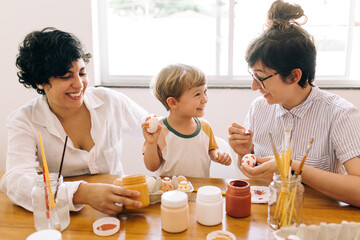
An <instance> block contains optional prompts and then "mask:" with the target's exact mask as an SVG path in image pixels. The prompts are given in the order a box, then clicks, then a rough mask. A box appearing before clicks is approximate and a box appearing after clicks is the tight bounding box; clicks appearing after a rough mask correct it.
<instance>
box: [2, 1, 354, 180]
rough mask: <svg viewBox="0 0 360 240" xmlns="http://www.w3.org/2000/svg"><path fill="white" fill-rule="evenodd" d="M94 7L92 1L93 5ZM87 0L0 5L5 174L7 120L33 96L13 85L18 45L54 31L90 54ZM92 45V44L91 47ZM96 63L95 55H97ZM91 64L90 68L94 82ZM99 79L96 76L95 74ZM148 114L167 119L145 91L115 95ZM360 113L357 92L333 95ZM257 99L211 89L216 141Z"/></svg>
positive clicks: (133, 163) (129, 161)
mask: <svg viewBox="0 0 360 240" xmlns="http://www.w3.org/2000/svg"><path fill="white" fill-rule="evenodd" d="M92 1H94V0H92ZM92 24H93V22H92V16H91V1H90V0H75V1H74V0H62V1H58V0H31V1H28V0H3V1H0V29H1V31H0V39H1V44H0V53H1V55H0V72H1V79H2V87H1V88H0V102H1V115H0V169H5V158H6V148H7V130H6V116H7V115H8V114H9V113H10V112H11V111H13V110H15V109H17V108H18V107H20V106H21V105H23V104H25V103H26V102H27V101H28V100H29V99H31V98H34V97H36V96H37V94H36V93H35V91H34V90H31V89H25V88H24V87H23V86H22V85H21V84H20V83H19V82H18V80H17V77H16V72H17V69H16V67H15V64H14V63H15V58H16V54H17V48H18V45H19V43H20V42H21V41H22V40H23V38H24V37H25V35H26V34H27V33H29V32H30V31H33V30H40V29H42V28H44V27H47V26H54V27H56V28H59V29H61V30H64V31H69V32H72V33H74V34H75V35H77V36H78V37H79V38H80V39H81V40H82V42H83V43H84V45H86V47H87V49H88V51H90V52H93V50H94V49H96V46H93V42H94V41H93V38H92V35H93V30H92ZM95 42H96V41H95ZM95 57H96V55H95ZM93 62H94V61H92V63H90V64H89V65H88V72H89V76H90V78H91V79H92V81H91V82H92V83H93V82H94V76H95V74H94V72H95V71H94V64H93ZM96 75H97V74H96ZM119 91H121V92H123V93H125V94H127V95H128V96H129V97H131V98H132V99H134V100H135V101H136V102H138V103H139V104H140V105H142V106H143V107H144V108H145V109H147V110H148V111H149V112H153V113H155V114H157V115H165V114H166V112H165V110H164V108H163V107H162V106H161V105H160V103H159V102H158V101H156V100H155V98H154V97H153V96H152V95H151V94H150V92H149V90H148V89H119ZM331 92H335V93H337V94H339V95H341V96H342V97H344V98H345V99H347V100H349V101H350V102H352V103H354V104H355V105H356V106H357V107H360V97H359V96H360V95H359V94H360V91H359V90H332V91H331ZM256 96H258V94H257V93H255V92H252V91H251V90H246V89H245V90H231V89H210V90H209V103H208V106H207V109H206V114H205V118H206V119H207V120H208V121H210V123H211V124H212V126H213V128H214V132H215V134H216V135H217V136H218V137H221V138H224V139H227V129H228V127H229V126H230V124H231V123H232V122H234V121H236V122H242V121H243V119H244V118H245V115H246V112H247V109H248V107H249V105H250V103H251V101H252V100H253V99H254V98H255V97H256ZM141 146H142V140H138V139H133V138H128V139H126V141H125V148H124V149H125V152H124V162H125V170H126V171H127V172H128V173H137V172H138V171H139V169H140V170H143V169H145V168H144V167H143V163H142V157H141Z"/></svg>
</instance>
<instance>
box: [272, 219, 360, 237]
mask: <svg viewBox="0 0 360 240" xmlns="http://www.w3.org/2000/svg"><path fill="white" fill-rule="evenodd" d="M273 235H274V237H275V239H276V240H285V239H286V238H287V237H288V236H289V235H295V236H296V237H298V239H301V240H320V239H321V240H360V222H347V221H342V222H341V224H336V223H328V224H327V223H320V225H309V226H306V225H305V224H300V225H299V226H298V227H296V226H289V227H283V228H280V229H279V230H277V231H275V232H274V233H273Z"/></svg>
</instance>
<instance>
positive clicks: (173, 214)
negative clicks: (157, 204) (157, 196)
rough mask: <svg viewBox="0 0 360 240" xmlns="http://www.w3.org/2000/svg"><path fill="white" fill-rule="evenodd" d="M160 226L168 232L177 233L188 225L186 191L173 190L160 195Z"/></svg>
mask: <svg viewBox="0 0 360 240" xmlns="http://www.w3.org/2000/svg"><path fill="white" fill-rule="evenodd" d="M161 227H162V229H163V230H164V231H166V232H170V233H179V232H183V231H185V230H186V229H187V228H188V227H189V205H188V196H187V194H186V193H184V192H181V191H178V190H174V191H168V192H165V193H163V194H162V196H161Z"/></svg>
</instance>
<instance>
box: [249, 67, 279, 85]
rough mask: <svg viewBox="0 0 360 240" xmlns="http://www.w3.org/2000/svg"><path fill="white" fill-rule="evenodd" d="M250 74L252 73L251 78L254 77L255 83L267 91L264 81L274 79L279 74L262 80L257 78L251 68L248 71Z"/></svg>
mask: <svg viewBox="0 0 360 240" xmlns="http://www.w3.org/2000/svg"><path fill="white" fill-rule="evenodd" d="M248 72H249V73H250V75H251V77H252V78H253V79H255V82H256V83H257V84H259V86H260V87H261V88H262V89H265V85H264V83H263V81H265V80H267V79H269V78H271V77H273V76H275V75H277V74H278V72H276V73H274V74H272V75H270V76H267V77H264V78H261V77H258V76H255V74H254V72H253V71H252V69H251V68H249V69H248Z"/></svg>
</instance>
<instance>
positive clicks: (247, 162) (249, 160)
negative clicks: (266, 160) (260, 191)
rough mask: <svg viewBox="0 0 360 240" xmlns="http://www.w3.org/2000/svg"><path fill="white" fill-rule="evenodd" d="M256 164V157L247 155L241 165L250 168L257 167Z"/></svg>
mask: <svg viewBox="0 0 360 240" xmlns="http://www.w3.org/2000/svg"><path fill="white" fill-rule="evenodd" d="M255 164H256V156H255V155H254V154H246V155H245V156H244V157H243V158H242V159H241V165H243V166H248V167H255Z"/></svg>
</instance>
